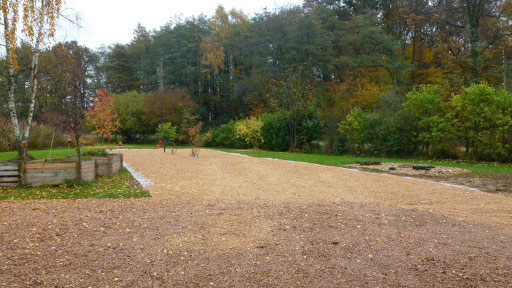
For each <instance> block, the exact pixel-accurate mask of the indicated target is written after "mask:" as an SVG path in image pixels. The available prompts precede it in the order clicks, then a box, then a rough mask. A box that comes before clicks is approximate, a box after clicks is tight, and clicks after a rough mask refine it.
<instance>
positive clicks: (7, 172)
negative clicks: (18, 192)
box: [0, 162, 20, 187]
mask: <svg viewBox="0 0 512 288" xmlns="http://www.w3.org/2000/svg"><path fill="white" fill-rule="evenodd" d="M19 181H20V171H19V168H18V164H17V163H16V162H0V187H14V186H17V185H18V183H19Z"/></svg>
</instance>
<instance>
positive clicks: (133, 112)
mask: <svg viewBox="0 0 512 288" xmlns="http://www.w3.org/2000/svg"><path fill="white" fill-rule="evenodd" d="M112 98H114V104H115V105H114V107H115V113H116V114H117V115H118V118H119V124H120V126H119V127H120V130H121V135H122V136H123V137H124V138H125V140H127V141H131V142H136V141H139V140H141V138H143V137H145V136H147V135H149V134H150V133H151V132H152V131H151V130H150V129H148V127H147V126H146V125H145V124H144V122H143V120H142V119H143V118H144V117H143V115H144V111H143V107H144V104H145V103H146V101H147V99H148V96H147V95H146V94H141V93H139V92H136V91H130V92H126V93H123V94H113V95H112Z"/></svg>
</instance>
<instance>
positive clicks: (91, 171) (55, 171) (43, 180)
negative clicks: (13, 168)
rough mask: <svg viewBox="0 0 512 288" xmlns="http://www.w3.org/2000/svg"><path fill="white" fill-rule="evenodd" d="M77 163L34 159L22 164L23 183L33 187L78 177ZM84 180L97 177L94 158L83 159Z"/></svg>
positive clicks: (82, 171)
mask: <svg viewBox="0 0 512 288" xmlns="http://www.w3.org/2000/svg"><path fill="white" fill-rule="evenodd" d="M77 165H78V163H77V162H75V161H72V162H42V161H33V162H27V163H25V164H24V165H22V173H21V174H22V177H21V178H22V179H21V180H22V183H23V184H24V185H30V186H33V187H36V186H41V185H55V184H62V183H64V182H65V181H66V180H74V179H76V178H77V170H78V169H77ZM80 173H81V176H82V180H88V181H91V180H94V179H95V178H96V166H95V163H94V160H90V161H82V169H81V171H80Z"/></svg>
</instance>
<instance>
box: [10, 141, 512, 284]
mask: <svg viewBox="0 0 512 288" xmlns="http://www.w3.org/2000/svg"><path fill="white" fill-rule="evenodd" d="M123 153H124V159H125V161H126V162H128V163H130V165H131V166H132V167H133V168H134V169H135V170H137V171H138V172H140V173H142V174H143V175H144V176H145V177H147V178H149V179H151V180H152V181H153V185H152V186H150V187H149V189H150V190H151V192H152V195H153V197H152V198H148V199H132V200H119V199H109V200H48V201H3V202H0V287H2V286H5V287H89V286H90V287H107V286H109V287H507V286H509V285H510V283H512V272H511V271H512V245H511V243H512V197H507V196H503V195H496V194H489V193H484V192H479V191H474V190H470V189H464V188H456V187H448V186H444V185H441V184H437V183H433V182H428V181H423V180H418V179H406V178H403V177H399V176H393V175H387V174H378V173H369V172H360V171H359V172H357V171H348V170H344V169H341V168H337V167H326V166H319V165H311V164H303V163H292V162H286V161H279V160H270V159H259V158H251V157H242V156H239V155H229V154H224V153H220V152H215V151H207V150H203V151H201V154H200V158H199V159H190V158H189V157H188V156H189V155H188V154H189V151H188V150H179V151H178V153H177V155H172V156H171V155H170V154H164V153H163V151H162V150H153V151H149V150H140V151H123Z"/></svg>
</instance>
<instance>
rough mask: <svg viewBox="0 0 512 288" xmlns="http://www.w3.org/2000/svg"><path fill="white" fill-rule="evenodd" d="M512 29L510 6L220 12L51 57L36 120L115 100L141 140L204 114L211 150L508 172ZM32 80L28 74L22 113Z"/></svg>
mask: <svg viewBox="0 0 512 288" xmlns="http://www.w3.org/2000/svg"><path fill="white" fill-rule="evenodd" d="M511 17H512V6H511V2H510V1H506V0H498V1H496V0H434V1H426V0H342V1H334V0H305V1H304V3H303V4H302V5H300V6H286V7H282V8H279V9H276V10H272V11H269V10H263V11H261V12H259V13H257V14H255V15H253V16H248V15H246V14H244V12H243V11H239V10H231V11H226V10H225V9H224V8H223V7H221V6H219V7H218V9H217V11H216V13H215V15H213V16H211V17H208V16H205V15H198V16H196V17H190V18H185V19H172V20H170V21H169V22H168V23H166V24H165V25H163V26H162V27H160V28H159V29H156V30H154V31H148V30H147V29H146V28H144V27H143V26H141V25H139V26H138V27H137V28H136V29H135V31H134V37H133V39H132V41H130V42H129V43H124V44H122V43H119V44H115V45H112V46H110V47H104V48H101V49H98V50H95V51H94V50H91V49H89V48H87V47H84V46H81V45H79V44H78V43H76V42H66V43H58V44H56V45H54V46H53V47H51V48H49V49H47V50H45V51H43V52H42V53H41V60H40V62H41V63H40V66H41V68H40V73H39V75H38V76H39V86H40V89H39V92H38V93H39V94H40V95H38V98H37V105H36V111H35V116H34V117H35V118H34V119H35V121H36V122H40V123H41V122H45V120H46V119H55V117H49V115H50V116H51V115H52V114H59V113H64V112H61V110H63V109H65V107H66V105H65V103H66V102H67V101H68V99H69V96H70V95H76V94H79V95H82V96H83V97H81V98H80V99H82V100H81V101H82V102H83V103H82V102H81V105H83V107H84V108H87V107H89V106H90V105H91V104H92V99H93V98H94V95H95V93H96V91H97V89H99V88H104V89H106V90H108V91H109V92H110V93H111V95H112V96H113V98H114V99H115V103H116V112H117V114H118V115H119V118H120V133H121V134H122V136H123V137H124V139H126V141H131V142H137V141H145V140H146V139H148V137H149V136H151V135H154V134H155V133H156V132H157V127H158V126H159V124H162V123H168V122H171V123H172V124H173V125H175V126H176V127H178V128H179V127H181V124H182V122H183V119H184V117H185V115H190V114H194V115H197V117H198V119H199V120H201V121H202V123H203V126H202V127H203V132H204V133H207V132H209V139H208V140H207V141H206V142H205V144H207V145H214V146H232V147H235V146H236V147H255V146H256V147H261V148H266V149H273V150H303V151H318V152H325V153H335V152H336V153H354V154H369V155H390V156H428V157H450V158H457V157H458V158H462V157H467V158H471V159H477V160H493V161H510V160H512V149H511V147H510V145H511V144H510V141H509V140H510V134H511V133H512V128H511V127H512V120H511V119H510V118H511V115H510V113H511V109H512V108H511V105H512V104H511V100H510V98H511V96H510V93H509V92H508V91H510V89H511V88H512V83H511V82H512V79H511V76H512V73H511V69H510V67H509V66H510V65H509V63H510V60H511V57H512V43H511V41H510V39H511V38H510V36H511V32H512V29H511V23H512V22H511ZM17 49H18V50H19V52H18V55H19V57H18V58H19V59H18V61H19V62H20V63H23V62H26V63H27V62H28V61H30V47H28V46H26V45H24V44H23V43H21V44H20V45H19V47H18V48H17ZM2 63H3V64H1V65H2V67H0V69H1V70H2V71H5V70H6V69H7V65H6V61H5V60H4V61H3V62H2ZM20 67H23V65H20ZM29 74H30V73H29V71H28V70H26V71H25V70H23V69H22V68H20V71H19V73H18V74H17V79H16V85H17V89H16V91H17V92H16V93H17V95H16V97H17V101H18V103H20V107H23V105H22V104H23V101H26V99H27V97H26V95H27V94H28V91H26V90H24V89H23V87H28V86H27V85H26V83H27V81H28V79H29V78H30V75H29ZM4 82H5V81H4ZM4 82H2V84H5V83H4ZM2 88H3V89H4V90H5V89H7V86H6V85H3V86H2ZM2 95H4V92H2ZM63 103H64V104H63ZM20 109H21V108H20ZM0 113H1V114H0V115H1V116H4V117H6V118H7V117H8V116H9V113H8V109H7V107H6V99H5V97H3V96H2V98H1V99H0ZM20 113H21V114H23V113H25V114H26V113H28V112H27V111H21V112H20ZM243 135H245V136H246V138H244V136H243ZM247 137H249V138H247ZM246 140H247V141H246Z"/></svg>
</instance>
